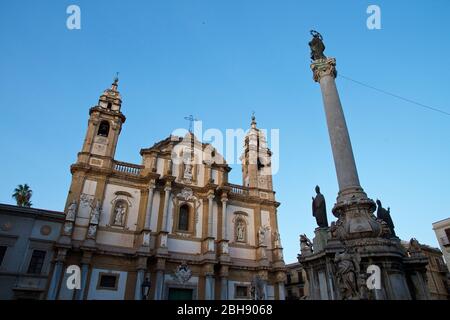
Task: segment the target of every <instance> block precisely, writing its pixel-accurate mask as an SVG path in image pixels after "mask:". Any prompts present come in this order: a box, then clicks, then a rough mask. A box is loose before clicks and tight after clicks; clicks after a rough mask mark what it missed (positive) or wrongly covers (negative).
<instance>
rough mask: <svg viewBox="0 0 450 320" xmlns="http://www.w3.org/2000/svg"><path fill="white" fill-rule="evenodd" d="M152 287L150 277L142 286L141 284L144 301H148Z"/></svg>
mask: <svg viewBox="0 0 450 320" xmlns="http://www.w3.org/2000/svg"><path fill="white" fill-rule="evenodd" d="M151 286H152V283H151V282H150V279H149V278H148V277H146V278H145V280H144V282H142V284H141V293H142V300H147V298H148V295H149V293H150V287H151Z"/></svg>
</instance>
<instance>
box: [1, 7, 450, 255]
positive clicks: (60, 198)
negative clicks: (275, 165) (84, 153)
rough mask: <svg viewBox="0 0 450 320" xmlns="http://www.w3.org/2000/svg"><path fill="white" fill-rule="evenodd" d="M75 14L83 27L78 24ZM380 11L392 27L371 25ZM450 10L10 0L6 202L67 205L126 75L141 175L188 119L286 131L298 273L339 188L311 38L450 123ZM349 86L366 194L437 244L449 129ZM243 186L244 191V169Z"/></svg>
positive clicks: (4, 15)
mask: <svg viewBox="0 0 450 320" xmlns="http://www.w3.org/2000/svg"><path fill="white" fill-rule="evenodd" d="M70 4H76V5H79V6H80V8H81V30H68V29H67V28H66V19H67V17H68V15H67V14H66V8H67V6H68V5H70ZM369 4H377V5H379V6H380V8H381V21H382V29H381V30H368V29H367V27H366V19H367V17H368V15H367V14H366V8H367V6H368V5H369ZM449 12H450V2H448V1H446V0H436V1H433V2H432V4H431V2H430V1H373V2H372V1H370V2H369V1H362V0H360V1H356V0H354V1H350V0H348V1H320V2H317V1H299V0H296V1H264V0H259V1H250V0H248V1H111V0H109V1H106V0H104V1H103V0H102V1H100V0H97V1H75V0H72V1H50V0H48V1H8V2H6V1H2V2H1V4H0V39H1V41H0V52H1V56H0V94H1V100H0V111H1V115H2V125H1V126H0V136H1V138H0V150H2V156H1V158H0V177H1V183H0V202H1V203H13V199H12V198H11V193H12V190H13V189H14V187H15V186H16V185H17V184H19V183H28V184H29V185H30V186H31V187H32V189H33V190H34V196H33V199H32V201H33V204H34V206H35V207H38V208H47V209H52V210H62V209H63V206H64V203H65V199H66V196H67V191H68V188H69V184H70V180H71V175H70V171H69V166H70V164H72V163H74V161H75V160H76V154H77V152H78V151H79V150H80V148H81V145H82V142H83V139H84V135H85V130H86V125H87V120H88V110H89V108H90V107H91V106H93V105H94V104H96V103H97V101H98V97H99V95H100V94H101V92H102V91H103V90H104V89H105V88H107V87H108V86H109V85H110V83H111V81H112V78H113V76H114V74H115V72H116V71H119V72H120V87H119V89H120V91H121V94H122V97H123V105H122V111H123V113H124V114H125V115H126V116H127V121H126V123H125V125H124V127H123V130H122V133H121V136H120V140H119V144H118V148H117V153H116V158H117V159H119V160H122V161H127V162H134V163H140V155H139V150H140V148H142V147H148V146H151V145H152V144H153V143H154V142H156V141H159V140H161V139H163V138H165V137H167V136H168V135H169V134H170V133H171V132H172V130H174V129H176V128H180V127H186V126H187V122H186V121H185V120H184V119H183V118H184V116H187V115H189V114H194V115H195V116H196V117H197V118H199V119H201V120H202V121H203V127H204V129H207V128H218V129H220V130H223V131H225V129H227V128H248V126H249V123H250V116H251V112H252V110H255V112H256V116H257V121H258V126H259V127H262V128H266V129H269V130H270V129H272V128H274V129H279V130H280V170H279V172H278V174H277V175H275V176H274V186H275V190H276V191H277V200H278V201H280V202H281V206H280V207H279V216H278V221H279V226H280V233H281V239H282V243H283V246H284V248H285V260H286V262H294V261H295V260H296V255H297V253H298V251H299V244H298V235H299V234H300V233H306V234H307V235H308V236H310V237H312V235H313V230H314V228H315V219H314V218H313V217H312V215H311V196H313V195H314V186H315V185H316V184H319V185H320V186H321V190H322V192H323V193H324V195H325V197H326V200H327V206H328V208H329V210H330V209H331V208H332V206H333V204H334V201H335V198H336V195H337V191H338V187H337V181H336V174H335V170H334V164H333V160H332V153H331V148H330V144H329V138H328V133H327V128H326V122H325V115H324V111H323V105H322V99H321V95H320V88H319V86H318V84H316V83H314V82H313V80H312V74H311V71H310V69H309V63H310V60H309V47H308V45H307V43H308V41H309V40H310V35H309V30H310V29H316V30H319V31H320V32H321V33H322V35H323V37H324V41H325V44H326V47H327V48H326V51H325V54H327V55H328V56H333V57H336V59H337V68H338V72H339V73H340V74H342V75H345V76H347V77H350V78H352V79H355V80H358V81H361V82H364V83H367V84H370V85H372V86H375V87H378V88H381V89H383V90H387V91H390V92H393V93H395V94H398V95H401V96H404V97H406V98H409V99H413V100H415V101H417V102H420V103H423V104H427V105H430V106H434V107H438V108H441V109H443V110H446V111H447V112H450V105H449V101H450V90H449V84H450V81H449V71H450V67H449V63H448V57H449V56H450V42H449V41H448V35H449V34H450V24H449V23H448V19H447V17H448V14H449ZM336 81H337V85H338V89H339V93H340V96H341V101H342V104H343V107H344V112H345V115H346V119H347V125H348V127H349V131H350V136H351V139H352V144H353V150H354V153H355V158H356V163H357V167H358V171H359V176H360V180H361V184H362V186H363V187H364V189H365V191H366V192H367V194H368V195H369V197H371V198H373V199H376V198H380V199H381V200H382V202H383V204H384V205H385V206H386V207H387V206H389V207H391V214H392V217H393V219H394V222H395V224H396V231H397V234H398V235H399V236H400V237H402V238H403V239H409V238H411V237H416V238H417V239H418V240H419V241H420V242H423V243H427V244H430V245H433V246H437V241H436V239H435V236H434V232H433V231H432V226H431V223H432V222H434V221H437V220H441V219H444V218H447V217H449V216H450V212H449V211H450V210H449V209H448V200H449V199H450V197H449V193H450V170H449V164H450V148H449V142H450V141H449V140H450V139H449V138H450V130H449V126H450V117H449V116H446V115H443V114H439V113H436V112H432V111H429V110H425V109H423V108H420V107H418V106H416V105H413V104H410V103H407V102H405V101H402V100H398V99H395V98H393V97H391V96H387V95H384V94H381V93H379V92H376V91H373V90H370V89H368V88H366V87H363V86H360V85H357V84H355V83H352V82H350V81H348V80H345V79H343V78H339V77H338V78H337V80H336ZM166 118H170V119H171V120H170V122H167V121H163V119H166ZM230 179H231V181H232V182H234V183H241V171H240V166H239V165H237V166H236V165H235V166H233V170H232V172H231V174H230ZM332 220H333V216H332V215H331V212H330V213H329V221H332Z"/></svg>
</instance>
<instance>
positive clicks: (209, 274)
mask: <svg viewBox="0 0 450 320" xmlns="http://www.w3.org/2000/svg"><path fill="white" fill-rule="evenodd" d="M214 288H215V281H214V266H213V265H207V266H205V300H214Z"/></svg>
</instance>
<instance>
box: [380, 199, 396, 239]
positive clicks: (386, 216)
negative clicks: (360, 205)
mask: <svg viewBox="0 0 450 320" xmlns="http://www.w3.org/2000/svg"><path fill="white" fill-rule="evenodd" d="M377 206H378V209H377V219H380V220H382V221H384V222H386V224H387V225H388V227H389V230H390V231H391V234H392V236H393V237H396V236H397V235H396V234H395V231H394V228H395V227H394V222H393V221H392V218H391V209H390V208H387V210H386V209H385V208H383V206H382V205H381V201H380V200H378V199H377Z"/></svg>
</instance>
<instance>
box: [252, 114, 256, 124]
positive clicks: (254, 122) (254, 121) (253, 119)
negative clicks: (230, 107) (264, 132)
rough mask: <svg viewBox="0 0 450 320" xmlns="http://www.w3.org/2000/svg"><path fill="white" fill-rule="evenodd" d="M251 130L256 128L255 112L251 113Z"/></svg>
mask: <svg viewBox="0 0 450 320" xmlns="http://www.w3.org/2000/svg"><path fill="white" fill-rule="evenodd" d="M252 128H256V117H255V111H252Z"/></svg>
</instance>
